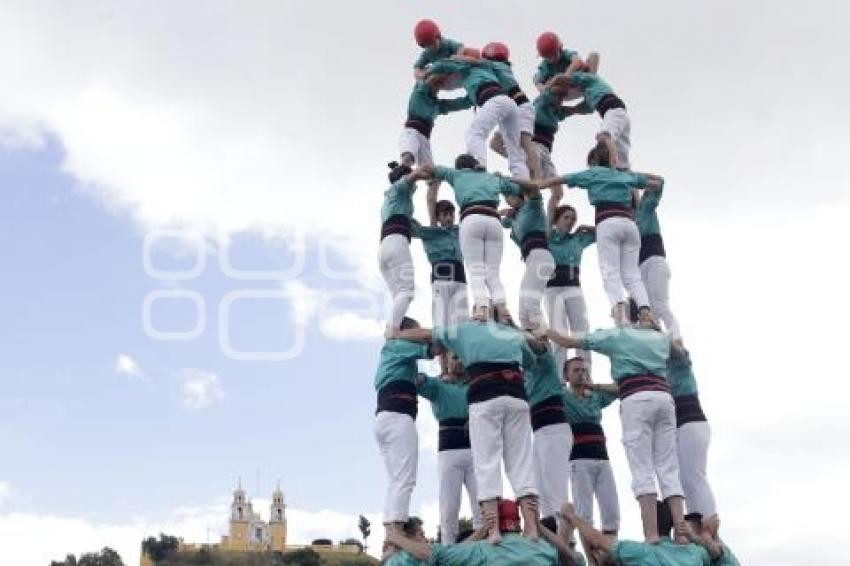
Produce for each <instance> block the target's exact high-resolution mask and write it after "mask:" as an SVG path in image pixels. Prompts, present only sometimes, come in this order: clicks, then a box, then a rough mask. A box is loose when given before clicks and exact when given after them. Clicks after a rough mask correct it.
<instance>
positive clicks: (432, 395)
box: [416, 376, 469, 421]
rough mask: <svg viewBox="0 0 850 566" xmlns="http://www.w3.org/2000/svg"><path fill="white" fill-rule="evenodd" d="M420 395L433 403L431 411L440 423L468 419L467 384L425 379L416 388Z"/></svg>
mask: <svg viewBox="0 0 850 566" xmlns="http://www.w3.org/2000/svg"><path fill="white" fill-rule="evenodd" d="M416 389H417V391H418V392H419V394H420V395H421V396H422V397H424V398H426V399H428V401H430V402H431V411H432V412H433V413H434V418H435V419H437V420H438V421H441V420H443V419H468V418H469V404H468V403H467V402H466V390H467V389H468V386H467V385H466V384H465V383H450V382H448V381H443V380H442V379H437V378H434V377H427V376H426V377H425V380H424V381H421V380H420V381H418V382H417V386H416Z"/></svg>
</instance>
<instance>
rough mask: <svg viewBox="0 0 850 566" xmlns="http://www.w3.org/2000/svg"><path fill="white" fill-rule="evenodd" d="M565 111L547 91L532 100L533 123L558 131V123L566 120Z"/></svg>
mask: <svg viewBox="0 0 850 566" xmlns="http://www.w3.org/2000/svg"><path fill="white" fill-rule="evenodd" d="M567 112H568V111H567V109H566V108H565V107H564V106H563V105H561V104H560V101H559V100H558V99H556V98H555V97H554V96H553V95H552V94H551V93H550V92H549V91H548V90H545V91H543V92H542V93H541V94H540V95H539V96H538V97H537V98H535V99H534V123H535V124H540V125H541V126H543V127H544V128H547V129H549V130H552V132H553V133H554V132H557V131H558V126H559V122H563V121H564V120H566V119H567V116H568V113H567Z"/></svg>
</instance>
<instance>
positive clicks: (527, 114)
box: [517, 100, 535, 135]
mask: <svg viewBox="0 0 850 566" xmlns="http://www.w3.org/2000/svg"><path fill="white" fill-rule="evenodd" d="M517 112H519V131H520V133H521V134H532V135H534V114H535V111H534V104H532V102H531V101H530V100H529V101H528V102H526V103H524V104H521V105H520V106H518V107H517Z"/></svg>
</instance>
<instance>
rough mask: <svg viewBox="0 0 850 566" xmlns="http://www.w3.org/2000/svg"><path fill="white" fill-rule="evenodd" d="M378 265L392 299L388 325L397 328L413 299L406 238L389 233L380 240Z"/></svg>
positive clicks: (411, 261)
mask: <svg viewBox="0 0 850 566" xmlns="http://www.w3.org/2000/svg"><path fill="white" fill-rule="evenodd" d="M379 265H380V269H381V275H383V277H384V281H385V282H386V284H387V287H388V288H389V290H390V297H391V300H392V306H391V308H390V314H389V317H388V318H389V325H391V326H392V328H396V329H397V328H399V327H400V326H401V320H402V319H403V318H404V315H405V314H406V313H407V309H408V307H409V306H410V303H411V301H413V258H412V257H411V255H410V242H409V241H408V240H407V238H405V237H404V236H402V235H401V234H390V235H389V236H387V237H385V238H384V239H383V240H381V244H380V247H379Z"/></svg>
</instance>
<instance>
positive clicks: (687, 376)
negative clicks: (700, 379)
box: [667, 352, 697, 397]
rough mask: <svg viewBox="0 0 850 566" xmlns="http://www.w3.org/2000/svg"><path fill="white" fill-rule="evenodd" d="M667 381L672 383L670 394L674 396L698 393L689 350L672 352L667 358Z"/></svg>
mask: <svg viewBox="0 0 850 566" xmlns="http://www.w3.org/2000/svg"><path fill="white" fill-rule="evenodd" d="M667 381H668V383H670V395H672V396H673V397H682V396H683V395H696V394H697V380H696V378H694V370H693V367H692V366H691V355H690V354H689V353H688V352H685V353H684V354H680V353H678V352H671V353H670V358H669V359H668V360H667Z"/></svg>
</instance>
